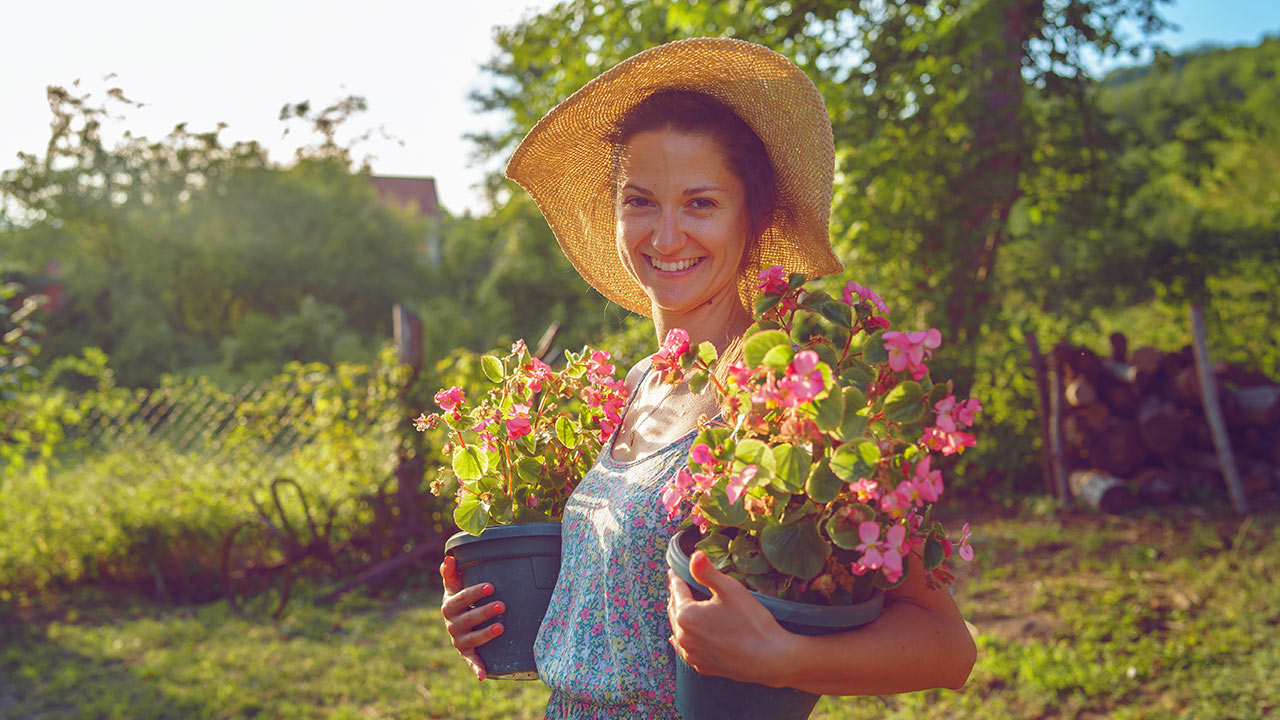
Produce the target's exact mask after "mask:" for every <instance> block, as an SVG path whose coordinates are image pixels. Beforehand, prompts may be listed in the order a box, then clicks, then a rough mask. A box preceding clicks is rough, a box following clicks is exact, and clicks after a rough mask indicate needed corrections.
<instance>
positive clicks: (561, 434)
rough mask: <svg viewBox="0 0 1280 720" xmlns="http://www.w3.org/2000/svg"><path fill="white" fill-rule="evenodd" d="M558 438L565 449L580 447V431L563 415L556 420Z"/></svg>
mask: <svg viewBox="0 0 1280 720" xmlns="http://www.w3.org/2000/svg"><path fill="white" fill-rule="evenodd" d="M556 438H557V439H559V440H560V442H561V444H563V445H564V446H565V447H570V448H573V447H578V442H579V438H578V431H577V430H575V429H574V427H573V421H572V420H570V419H569V418H567V417H565V416H563V415H561V416H560V417H558V418H556Z"/></svg>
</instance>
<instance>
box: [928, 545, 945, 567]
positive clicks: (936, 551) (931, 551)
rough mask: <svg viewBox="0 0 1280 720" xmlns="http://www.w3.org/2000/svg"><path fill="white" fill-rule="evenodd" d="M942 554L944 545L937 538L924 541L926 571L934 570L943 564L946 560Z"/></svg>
mask: <svg viewBox="0 0 1280 720" xmlns="http://www.w3.org/2000/svg"><path fill="white" fill-rule="evenodd" d="M943 554H944V553H943V552H942V543H941V542H938V539H937V538H929V539H928V540H925V541H924V569H925V570H932V569H934V568H936V567H938V566H939V565H941V564H942V561H943V560H944V559H945V558H944V557H943Z"/></svg>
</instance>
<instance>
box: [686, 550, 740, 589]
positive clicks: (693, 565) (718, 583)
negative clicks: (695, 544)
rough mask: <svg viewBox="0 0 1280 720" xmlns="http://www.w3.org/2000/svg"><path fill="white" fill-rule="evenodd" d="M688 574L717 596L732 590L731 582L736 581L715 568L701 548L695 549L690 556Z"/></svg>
mask: <svg viewBox="0 0 1280 720" xmlns="http://www.w3.org/2000/svg"><path fill="white" fill-rule="evenodd" d="M689 574H690V575H692V576H693V579H694V580H697V581H698V582H700V583H702V584H703V585H705V586H706V587H707V589H708V590H710V591H711V594H712V595H714V596H717V597H718V596H720V595H723V594H724V593H726V592H730V591H732V586H731V583H737V581H736V580H734V579H733V578H731V577H729V576H728V575H725V574H724V573H722V572H720V571H719V570H717V569H716V566H715V564H714V563H712V562H711V558H709V557H707V554H706V553H704V552H702V551H701V550H695V551H694V553H693V555H692V556H690V558H689Z"/></svg>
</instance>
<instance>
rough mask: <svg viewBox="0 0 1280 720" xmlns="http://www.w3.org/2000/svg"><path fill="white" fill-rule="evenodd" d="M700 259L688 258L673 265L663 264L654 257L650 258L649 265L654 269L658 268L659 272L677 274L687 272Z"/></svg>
mask: <svg viewBox="0 0 1280 720" xmlns="http://www.w3.org/2000/svg"><path fill="white" fill-rule="evenodd" d="M700 259H701V258H689V259H687V260H678V261H676V262H673V263H664V262H662V261H661V260H659V259H657V258H655V257H650V258H649V263H650V264H651V265H653V266H654V267H656V268H658V269H659V270H665V271H667V272H678V271H680V270H687V269H689V268H691V267H693V266H694V265H696V264H697V263H698V260H700Z"/></svg>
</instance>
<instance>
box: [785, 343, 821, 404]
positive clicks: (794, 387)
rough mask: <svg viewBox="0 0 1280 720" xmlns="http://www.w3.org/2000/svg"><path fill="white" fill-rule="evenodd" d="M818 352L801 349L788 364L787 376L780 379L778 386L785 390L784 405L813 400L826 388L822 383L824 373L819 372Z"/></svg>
mask: <svg viewBox="0 0 1280 720" xmlns="http://www.w3.org/2000/svg"><path fill="white" fill-rule="evenodd" d="M818 362H819V359H818V353H816V352H814V351H812V350H801V351H800V352H798V353H796V356H795V358H793V359H792V360H791V364H790V365H788V366H787V373H786V377H785V378H783V379H782V380H780V381H778V388H779V389H781V390H782V391H783V393H784V394H783V396H782V405H783V406H784V407H795V406H796V405H800V404H802V403H807V402H810V401H812V400H813V399H814V398H816V397H817V396H818V393H820V392H822V391H823V390H825V389H826V386H824V385H823V384H822V373H821V372H818V370H817V367H818Z"/></svg>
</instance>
